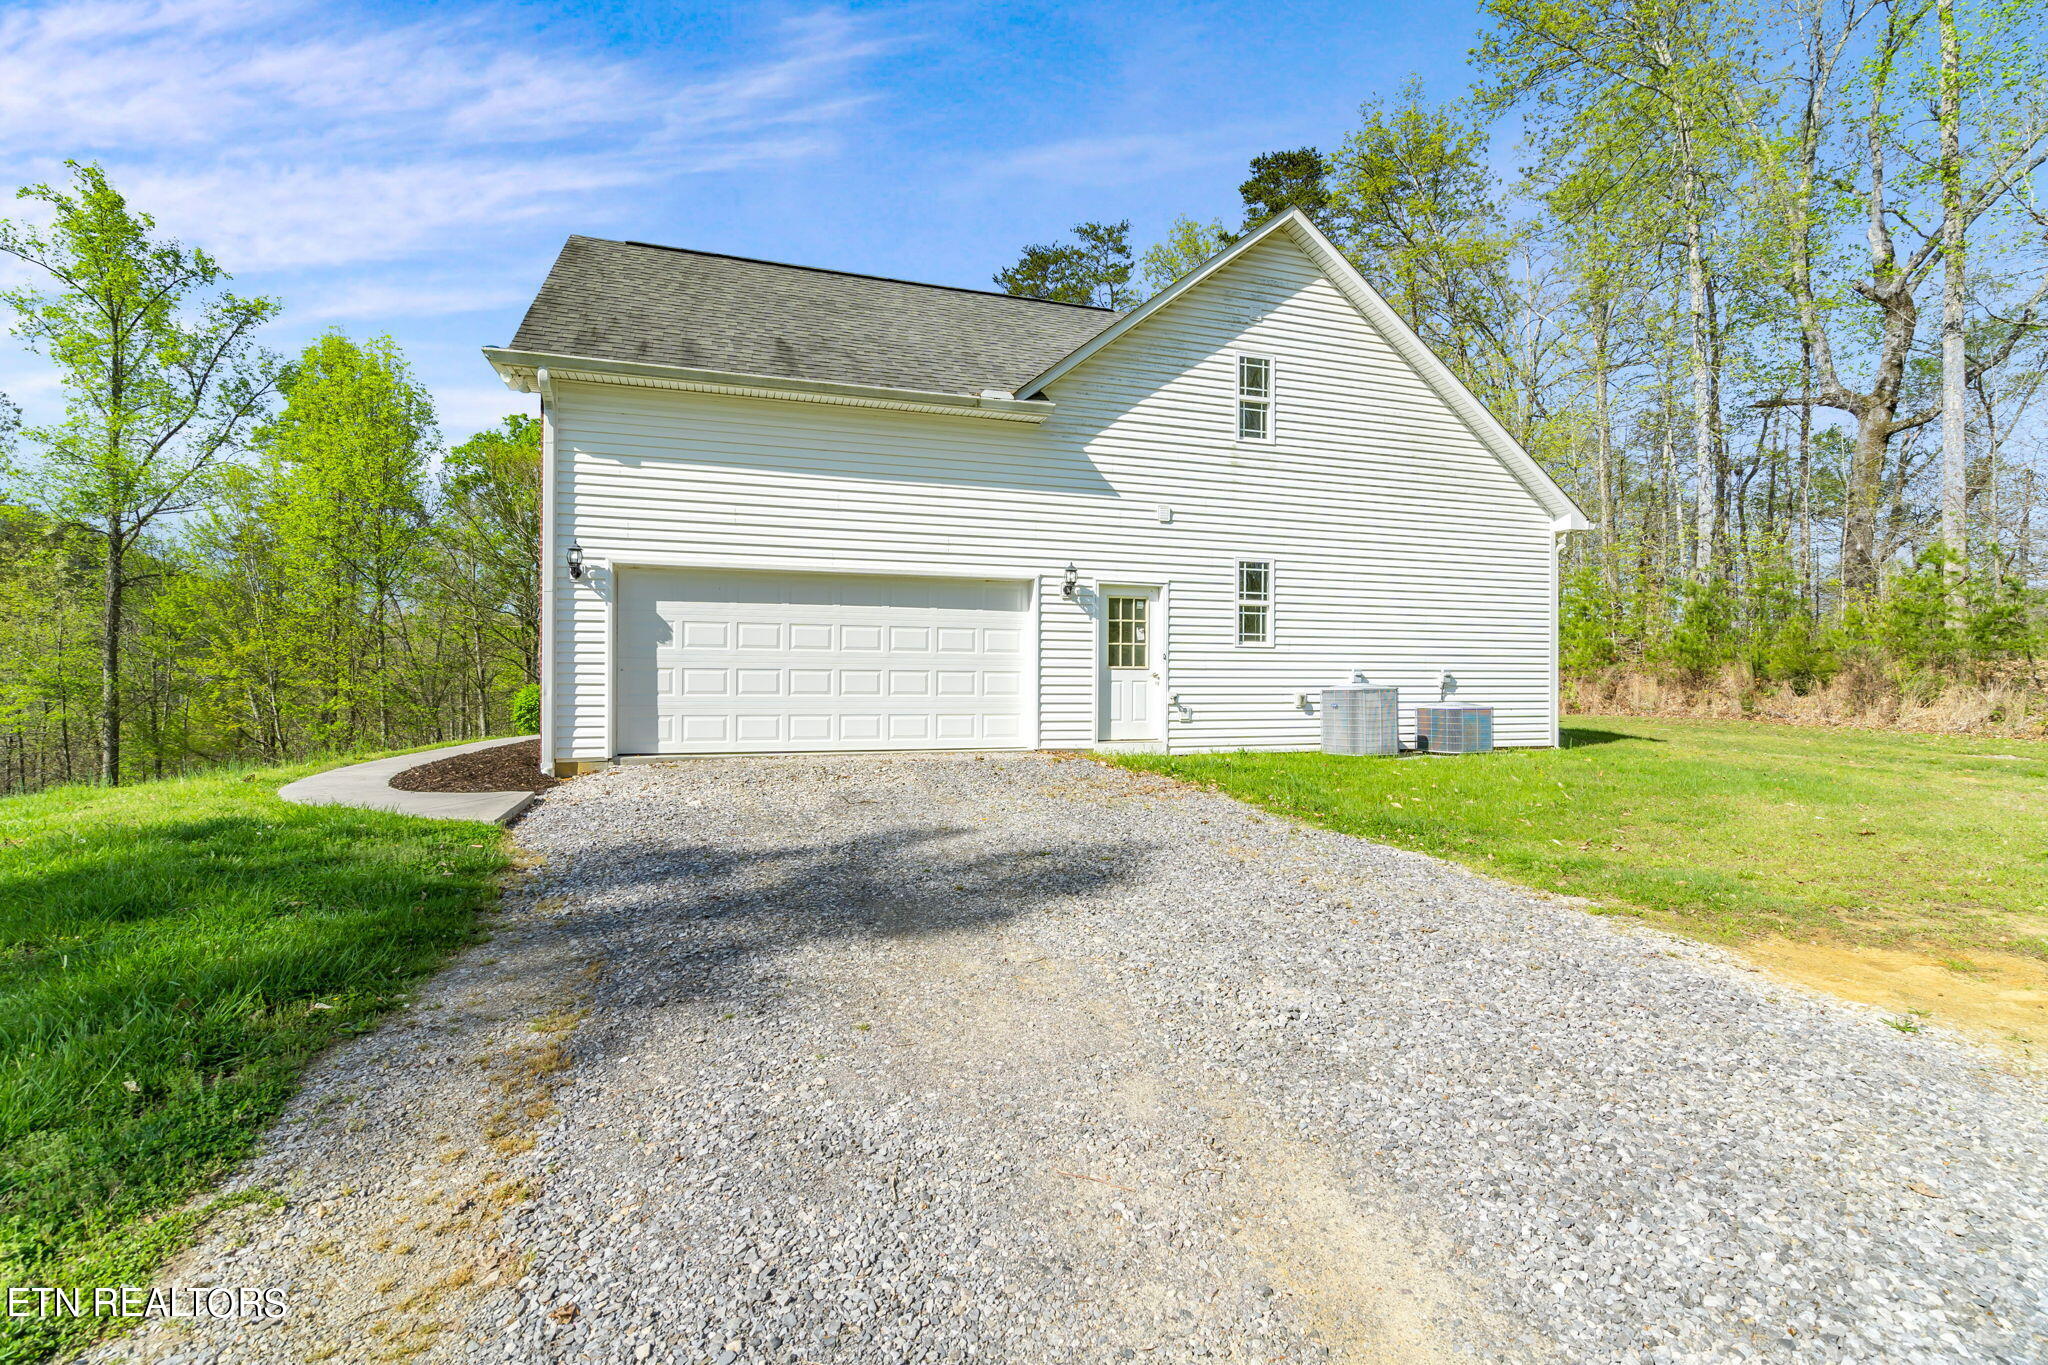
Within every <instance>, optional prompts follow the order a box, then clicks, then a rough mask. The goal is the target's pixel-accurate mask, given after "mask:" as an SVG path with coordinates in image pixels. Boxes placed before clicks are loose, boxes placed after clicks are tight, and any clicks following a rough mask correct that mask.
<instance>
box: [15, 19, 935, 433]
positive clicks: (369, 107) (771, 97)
mask: <svg viewBox="0 0 2048 1365" xmlns="http://www.w3.org/2000/svg"><path fill="white" fill-rule="evenodd" d="M523 3H525V0H463V3H459V4H455V3H451V4H444V5H435V6H431V7H423V8H420V9H412V8H410V7H408V8H407V9H406V10H405V11H404V12H403V13H399V14H394V10H393V9H392V8H387V7H385V6H384V5H383V4H382V3H381V0H0V128H4V129H5V130H6V135H5V137H4V138H0V196H4V187H5V186H6V185H7V184H9V183H12V184H24V183H32V182H36V181H46V182H53V183H54V182H61V181H63V180H64V179H66V178H67V176H66V172H65V169H64V166H63V162H64V161H65V160H66V159H76V160H90V161H98V162H100V163H101V164H103V165H104V166H106V167H107V169H108V171H109V172H110V173H111V174H112V177H113V180H114V183H115V184H116V186H117V187H118V188H120V189H121V191H122V192H123V193H124V194H126V195H127V196H128V198H129V200H130V202H131V203H133V204H134V205H135V206H136V207H137V208H139V209H142V210H144V211H146V212H148V213H149V214H151V215H152V216H153V217H154V218H155V219H156V221H157V224H158V227H159V229H160V230H161V231H163V232H165V233H167V234H169V235H172V236H175V237H178V238H180V239H182V240H183V241H185V242H186V243H188V244H190V245H192V246H198V247H204V248H206V249H207V250H208V251H211V252H212V253H213V254H214V255H215V256H216V257H217V258H218V259H219V260H220V262H221V263H222V264H223V265H224V266H225V267H226V268H227V269H228V270H230V271H232V272H233V274H234V275H235V277H236V281H235V287H236V288H237V289H241V290H247V291H251V292H260V293H264V294H273V295H276V296H278V297H280V298H282V299H283V300H284V302H285V304H286V309H285V312H284V315H283V320H282V321H281V322H280V323H279V324H277V325H276V326H275V327H273V328H272V329H270V332H269V333H268V336H267V340H268V341H269V343H270V344H271V345H273V346H275V347H276V348H278V349H280V350H283V351H287V352H289V351H290V350H292V349H293V348H294V346H295V345H296V341H297V339H298V338H299V337H303V336H304V335H305V334H306V333H307V332H309V331H311V330H313V329H316V328H319V327H322V326H328V325H339V326H342V327H346V328H348V329H350V330H351V331H356V332H383V331H391V332H394V333H396V334H398V335H399V338H400V340H401V342H402V343H403V344H405V345H406V346H407V347H408V349H409V350H411V351H412V352H413V353H414V355H415V357H416V358H417V359H418V362H419V363H420V367H421V369H420V372H421V374H422V376H423V377H425V378H427V379H428V380H429V382H430V383H431V384H432V386H433V388H434V390H435V392H436V395H437V398H438V399H439V401H440V404H441V412H442V424H443V429H444V431H445V432H446V433H447V434H448V435H449V436H450V437H451V439H460V438H461V437H462V436H463V435H465V434H467V432H468V431H471V430H474V429H476V428H477V427H480V426H486V425H490V424H491V423H493V422H495V421H496V420H497V419H498V418H499V417H501V416H503V415H504V414H505V413H508V412H515V411H522V410H530V407H531V403H530V400H527V399H524V398H522V397H521V396H520V395H518V394H513V393H510V392H509V391H506V390H504V389H503V388H501V387H494V386H491V384H490V381H489V378H488V374H489V372H488V370H487V369H485V368H484V367H483V363H482V361H481V360H480V359H478V358H477V357H476V354H475V351H474V349H473V348H474V346H476V345H478V344H480V343H482V342H485V341H503V340H505V339H506V337H507V334H508V333H509V330H510V327H511V326H512V325H513V324H515V323H516V321H517V318H518V309H519V305H520V304H521V303H522V302H523V301H524V300H525V299H526V298H528V297H530V296H531V291H532V289H533V287H534V286H535V285H536V284H537V283H538V282H539V270H540V268H541V267H542V266H543V265H544V263H545V261H546V259H547V252H548V251H549V249H550V248H551V246H552V245H553V243H554V242H556V241H558V240H559V237H560V235H561V234H562V233H565V232H570V231H580V232H600V233H601V232H605V231H609V230H612V229H613V228H615V227H618V226H620V225H621V224H622V223H623V222H626V221H641V220H644V219H645V218H646V217H647V215H648V209H649V205H650V204H663V203H670V202H675V201H677V200H681V201H682V202H685V203H687V202H689V196H690V194H691V190H690V188H689V180H690V178H691V177H693V176H710V175H716V174H719V173H730V172H734V171H742V172H746V171H753V170H757V169H758V170H762V171H764V172H767V173H773V172H775V171H777V170H782V169H787V168H794V167H799V166H803V165H806V164H808V163H810V162H811V161H813V160H824V159H827V158H830V157H832V156H833V155H835V154H837V153H839V152H841V151H843V150H844V149H845V148H846V147H847V146H848V145H850V144H851V142H852V140H853V130H854V129H855V127H856V126H857V125H858V124H859V123H860V122H861V121H862V120H863V119H864V118H865V117H866V110H867V107H868V105H869V104H870V102H871V101H872V100H873V99H874V95H873V91H872V89H871V86H872V84H873V82H874V80H875V79H876V78H877V72H878V71H879V69H880V62H881V61H882V59H884V58H885V57H886V56H887V54H889V53H891V52H893V51H895V50H897V49H898V48H900V47H901V46H902V45H903V44H904V43H905V42H907V41H910V39H909V38H907V37H906V35H905V34H904V32H903V31H902V26H901V24H900V23H899V22H894V21H892V22H891V23H890V24H889V25H887V26H886V27H885V25H884V23H883V22H882V21H881V20H880V19H877V18H873V17H869V16H864V15H860V14H856V13H852V12H849V11H846V10H843V9H837V8H819V9H817V10H815V11H813V12H809V13H796V14H792V15H790V16H788V17H786V18H782V19H780V20H776V19H774V18H772V17H763V18H760V19H758V20H756V21H751V22H750V21H746V20H742V21H741V22H740V23H737V24H734V25H732V26H730V31H729V33H728V35H727V36H725V38H724V39H723V41H721V43H719V44H718V45H716V46H709V47H707V46H703V45H683V44H678V43H665V44H653V45H649V46H647V47H644V48H625V47H613V46H609V45H607V42H606V41H605V40H606V39H608V38H610V37H611V36H612V35H610V34H609V33H602V32H596V31H589V33H590V39H589V41H587V42H585V41H583V40H582V39H581V37H580V36H579V31H578V30H577V29H576V27H575V26H574V25H573V24H563V25H561V26H559V27H556V28H553V29H550V30H549V31H548V32H547V35H546V38H545V40H544V41H541V42H536V41H535V37H534V33H535V25H536V23H544V22H546V21H545V20H543V19H542V18H541V17H540V15H541V11H540V10H539V9H538V8H517V6H520V5H521V4H523ZM824 3H826V4H828V5H829V4H830V3H832V0H824ZM763 178H765V176H764V177H763ZM0 216H7V217H26V218H30V219H34V218H39V217H41V216H42V214H41V213H40V212H39V209H38V206H35V205H30V204H15V203H13V202H11V201H9V200H7V199H5V198H4V197H0ZM4 282H13V283H26V284H32V285H34V284H40V283H42V281H41V280H40V278H39V277H31V276H30V275H29V272H26V271H25V270H22V269H21V268H19V267H18V266H17V265H16V264H15V263H12V262H9V261H6V260H4V259H0V283H4ZM0 392H4V393H8V394H10V395H11V396H12V397H13V398H14V399H16V400H17V401H19V402H21V403H22V405H23V406H24V407H25V408H27V409H29V415H30V418H31V420H49V419H50V418H52V417H54V416H55V415H56V412H57V410H58V409H59V407H60V405H61V395H60V394H59V392H58V390H57V386H56V378H55V373H54V371H53V370H52V369H51V368H50V367H49V366H48V365H47V364H46V363H44V362H42V361H40V360H39V359H36V358H33V357H30V356H27V355H25V354H23V353H22V352H21V351H20V349H19V348H18V347H17V346H14V345H12V344H10V343H9V342H8V341H7V340H6V339H5V338H0Z"/></svg>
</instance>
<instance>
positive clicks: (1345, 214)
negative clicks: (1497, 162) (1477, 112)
mask: <svg viewBox="0 0 2048 1365" xmlns="http://www.w3.org/2000/svg"><path fill="white" fill-rule="evenodd" d="M1486 153H1487V138H1486V130H1485V128H1484V127H1483V126H1482V125H1481V124H1480V123H1478V122H1477V121H1476V120H1474V119H1472V118H1471V117H1470V116H1468V115H1467V114H1465V113H1464V112H1463V111H1462V110H1460V109H1458V108H1456V107H1446V108H1432V107H1430V106H1429V105H1428V104H1426V103H1425V102H1424V101H1423V98H1422V88H1421V85H1420V83H1419V82H1417V81H1413V80H1411V81H1410V82H1409V83H1408V84H1407V85H1406V86H1404V87H1403V88H1402V91H1401V94H1400V98H1399V100H1398V101H1397V102H1396V103H1395V104H1393V105H1391V106H1389V105H1386V104H1383V103H1380V102H1378V101H1373V102H1368V103H1367V104H1366V105H1364V106H1363V107H1362V108H1361V109H1360V110H1359V126H1358V128H1357V130H1356V131H1355V132H1353V133H1352V134H1351V136H1350V137H1348V138H1346V139H1345V141H1344V146H1343V147H1342V149H1341V150H1340V151H1339V152H1338V153H1337V155H1336V156H1335V157H1333V158H1332V163H1333V165H1332V183H1331V189H1330V195H1329V203H1330V209H1329V211H1330V215H1331V217H1332V218H1333V219H1334V221H1335V225H1336V235H1337V240H1338V242H1339V244H1340V245H1341V246H1342V247H1343V248H1344V250H1345V253H1346V254H1347V255H1348V256H1350V257H1351V259H1352V261H1353V263H1354V264H1356V265H1357V266H1358V267H1359V269H1360V270H1361V271H1362V272H1364V274H1365V275H1366V276H1367V277H1368V278H1369V279H1371V280H1373V281H1374V282H1375V284H1376V285H1377V286H1378V287H1379V288H1380V291H1381V292H1382V293H1383V294H1384V295H1385V296H1386V298H1387V301H1388V302H1389V303H1391V304H1392V305H1393V306H1394V307H1395V308H1396V309H1397V310H1398V311H1399V312H1400V313H1401V315H1402V316H1403V317H1404V318H1406V319H1407V321H1408V325H1409V326H1411V327H1413V328H1414V329H1415V330H1416V332H1417V333H1419V334H1420V335H1421V337H1422V339H1423V340H1424V341H1426V342H1428V343H1429V345H1430V346H1431V348H1432V349H1434V350H1435V351H1436V352H1437V353H1438V354H1439V355H1441V356H1443V357H1444V358H1445V359H1446V360H1447V361H1449V362H1450V363H1451V364H1452V366H1453V367H1454V368H1456V369H1458V370H1459V371H1460V372H1461V377H1462V378H1464V379H1465V380H1466V381H1467V382H1468V383H1472V384H1473V385H1474V387H1476V388H1478V389H1480V390H1481V391H1482V392H1486V391H1493V392H1496V393H1497V392H1499V391H1500V390H1501V389H1502V388H1503V387H1504V380H1503V378H1502V375H1501V371H1502V369H1503V368H1504V367H1503V364H1502V361H1503V359H1504V358H1505V357H1508V356H1509V355H1510V354H1511V353H1512V352H1513V351H1514V349H1515V347H1516V344H1517V341H1518V338H1517V336H1516V335H1515V333H1514V330H1513V329H1514V326H1515V323H1516V318H1515V314H1514V311H1513V306H1512V297H1513V296H1512V291H1511V290H1510V289H1509V286H1508V282H1507V278H1506V276H1507V259H1508V255H1509V252H1510V251H1512V249H1513V247H1514V237H1513V235H1512V234H1511V233H1510V232H1509V231H1508V228H1507V221H1506V215H1505V213H1504V211H1503V209H1502V207H1501V203H1500V190H1499V187H1498V186H1497V185H1496V184H1495V182H1494V178H1493V174H1492V172H1491V171H1490V170H1489V169H1488V167H1487V165H1486Z"/></svg>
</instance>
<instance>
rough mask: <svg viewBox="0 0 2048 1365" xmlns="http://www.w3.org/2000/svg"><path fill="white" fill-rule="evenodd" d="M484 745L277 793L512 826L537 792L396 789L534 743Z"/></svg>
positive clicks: (340, 773) (331, 774)
mask: <svg viewBox="0 0 2048 1365" xmlns="http://www.w3.org/2000/svg"><path fill="white" fill-rule="evenodd" d="M532 738H533V736H532V735H519V736H517V737H515V738H513V739H482V740H478V741H477V742H476V743H474V744H451V745H449V746H448V747H447V748H445V749H423V750H421V751H420V752H419V753H416V754H400V755H398V756H397V757H396V758H379V759H374V760H372V761H371V762H368V763H352V764H350V765H349V766H348V767H346V768H333V769H330V770H328V771H327V772H324V773H314V774H313V775H312V776H311V777H302V778H300V779H299V780H298V781H296V782H291V783H287V784H286V785H284V786H282V787H279V788H278V789H277V794H278V795H279V796H282V797H283V798H284V799H285V800H287V801H296V802H298V803H299V804H300V805H302V806H362V807H364V808H365V809H368V810H395V811H398V812H399V813H400V814H402V815H424V816H427V817H429V818H431V819H435V820H489V821H495V822H496V823H498V824H501V825H509V824H511V823H512V821H513V820H514V819H515V818H516V817H517V816H518V815H519V813H520V812H521V811H523V810H525V809H526V808H527V807H528V806H530V805H532V804H533V798H534V793H532V792H406V791H398V790H396V789H394V788H393V787H392V785H391V779H392V778H394V777H396V776H398V775H399V774H400V773H402V772H405V771H406V770H407V769H409V768H417V767H419V766H420V765H421V764H422V763H433V762H435V761H437V760H439V759H443V758H453V757H455V755H457V754H467V753H472V752H474V751H476V750H478V749H495V748H497V747H498V746H499V745H500V744H517V743H519V742H520V741H522V740H528V739H532Z"/></svg>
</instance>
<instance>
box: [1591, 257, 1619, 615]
mask: <svg viewBox="0 0 2048 1365" xmlns="http://www.w3.org/2000/svg"><path fill="white" fill-rule="evenodd" d="M1609 322H1610V317H1609V307H1608V302H1607V300H1606V299H1604V298H1603V299H1600V300H1598V301H1597V302H1595V303H1594V305H1593V439H1594V440H1595V442H1596V443H1597V451H1596V458H1595V464H1596V467H1597V470H1598V478H1599V483H1600V528H1599V531H1598V535H1599V541H1598V544H1599V547H1600V574H1601V579H1602V581H1603V582H1605V583H1606V585H1607V591H1608V593H1609V594H1610V595H1612V594H1614V593H1618V592H1620V591H1621V562H1620V558H1619V556H1618V555H1617V553H1616V546H1615V539H1614V522H1615V517H1616V499H1615V495H1614V494H1615V490H1614V431H1613V427H1612V423H1611V418H1610V416H1609V400H1608V372H1607V334H1608V327H1609Z"/></svg>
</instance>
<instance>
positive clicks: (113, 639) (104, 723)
mask: <svg viewBox="0 0 2048 1365" xmlns="http://www.w3.org/2000/svg"><path fill="white" fill-rule="evenodd" d="M126 555H127V547H126V546H125V545H124V544H123V543H122V540H121V526H120V523H119V522H118V521H116V520H114V519H113V518H111V517H109V518H108V519H107V572H106V578H105V581H104V582H103V584H102V595H101V602H100V781H101V783H102V784H104V785H106V786H109V787H118V786H120V785H121V620H122V615H123V608H124V603H123V601H122V590H123V589H124V588H125V587H126V586H127V585H126V583H125V581H124V573H125V566H124V560H125V559H126Z"/></svg>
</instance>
